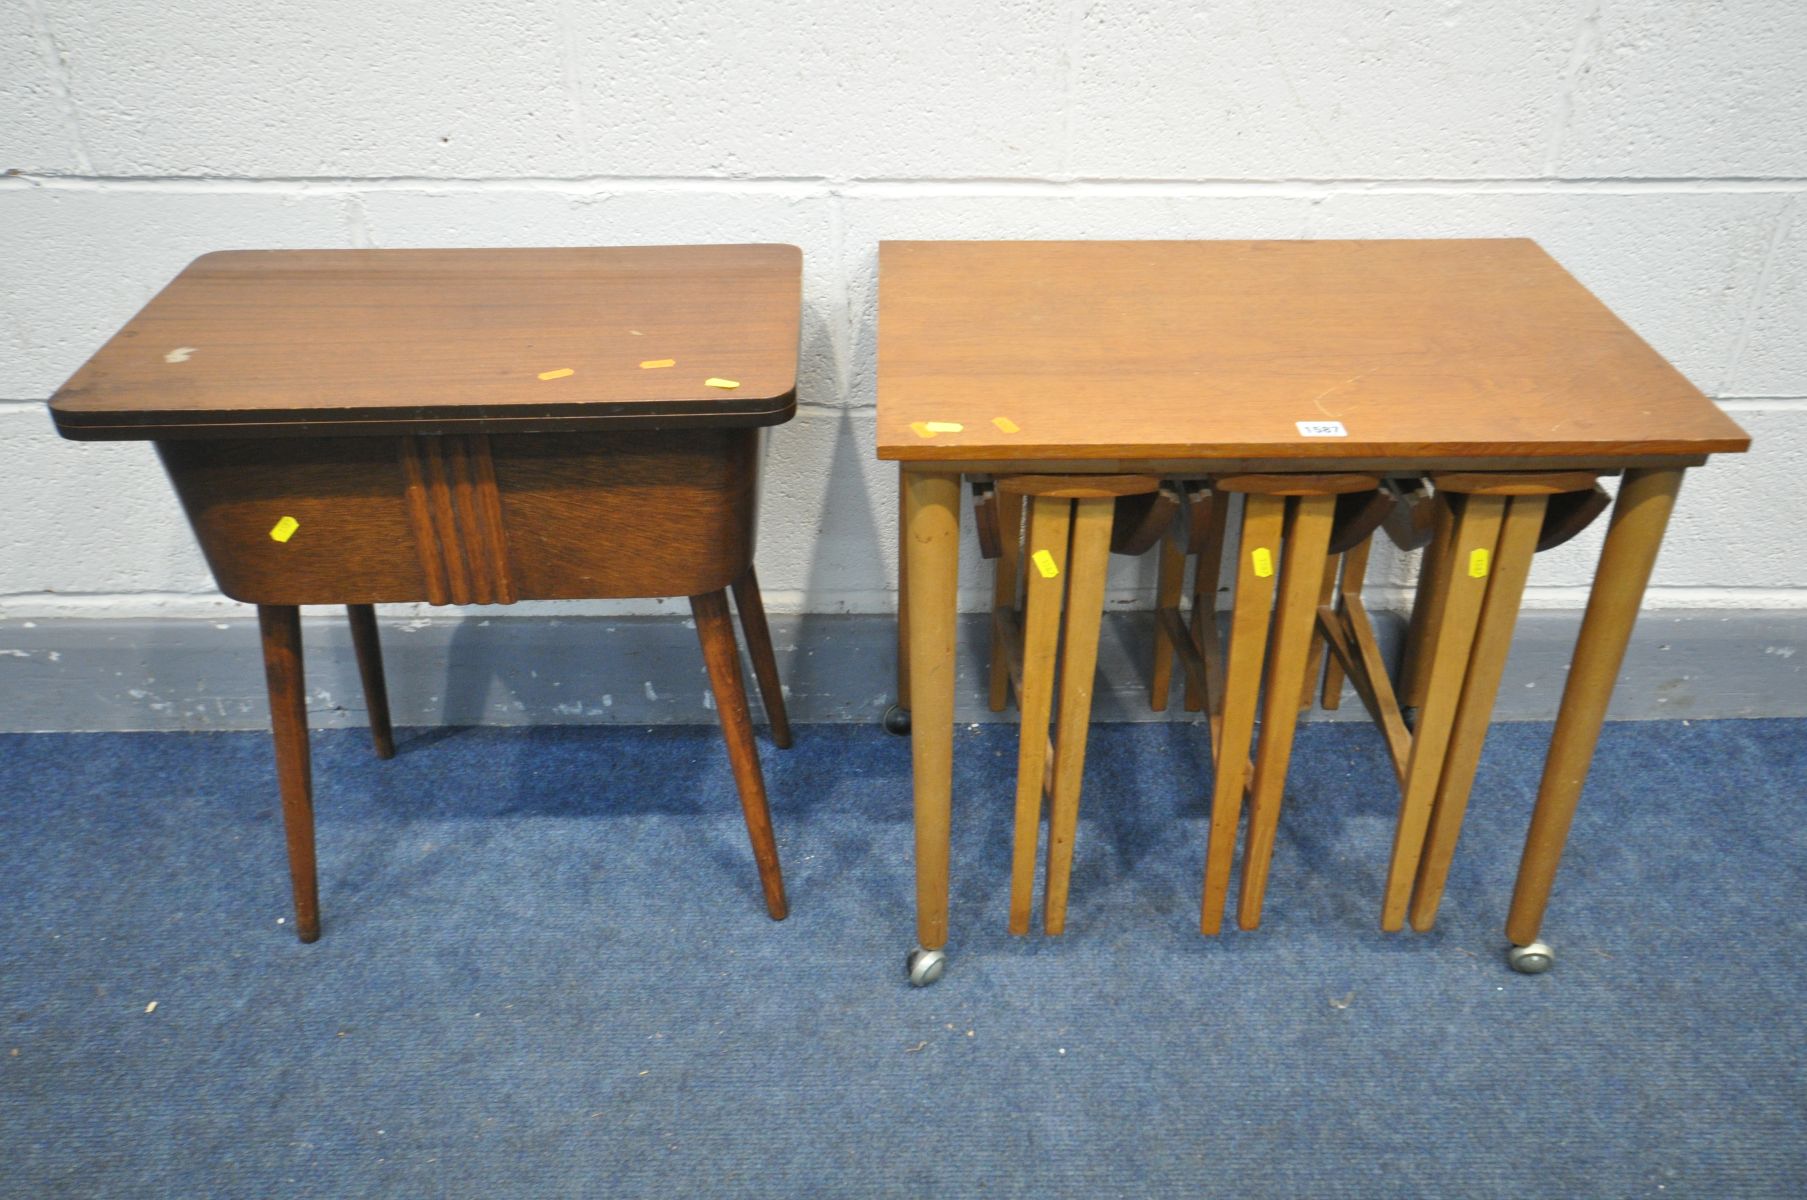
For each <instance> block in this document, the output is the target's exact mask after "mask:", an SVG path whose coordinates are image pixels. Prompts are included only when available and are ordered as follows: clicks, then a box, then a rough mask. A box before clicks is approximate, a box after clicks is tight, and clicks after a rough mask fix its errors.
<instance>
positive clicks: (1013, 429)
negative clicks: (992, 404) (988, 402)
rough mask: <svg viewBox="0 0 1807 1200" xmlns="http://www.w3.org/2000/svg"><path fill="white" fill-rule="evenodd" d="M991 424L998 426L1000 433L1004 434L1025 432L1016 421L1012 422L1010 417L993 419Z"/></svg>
mask: <svg viewBox="0 0 1807 1200" xmlns="http://www.w3.org/2000/svg"><path fill="white" fill-rule="evenodd" d="M991 423H992V424H993V425H996V426H997V427H998V429H999V431H1000V432H1003V433H1021V432H1022V431H1023V427H1022V426H1021V425H1018V424H1017V423H1016V422H1015V421H1012V420H1011V419H1010V418H1009V417H993V418H992V419H991Z"/></svg>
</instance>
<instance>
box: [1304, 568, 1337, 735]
mask: <svg viewBox="0 0 1807 1200" xmlns="http://www.w3.org/2000/svg"><path fill="white" fill-rule="evenodd" d="M1342 565H1343V556H1342V555H1340V554H1329V555H1326V556H1325V557H1324V574H1323V578H1322V580H1321V582H1320V584H1319V587H1318V607H1319V608H1323V607H1325V606H1326V605H1330V604H1334V603H1335V602H1336V577H1337V571H1338V570H1339V568H1341V567H1342ZM1323 667H1324V636H1323V634H1321V633H1319V632H1318V629H1317V621H1316V620H1315V619H1314V620H1313V621H1312V629H1311V651H1310V654H1309V656H1308V657H1307V658H1306V660H1305V683H1304V686H1302V687H1301V688H1300V689H1299V711H1300V712H1305V711H1306V710H1307V709H1309V708H1310V707H1311V702H1312V701H1313V700H1315V699H1316V698H1317V690H1318V679H1319V672H1320V671H1322V670H1323Z"/></svg>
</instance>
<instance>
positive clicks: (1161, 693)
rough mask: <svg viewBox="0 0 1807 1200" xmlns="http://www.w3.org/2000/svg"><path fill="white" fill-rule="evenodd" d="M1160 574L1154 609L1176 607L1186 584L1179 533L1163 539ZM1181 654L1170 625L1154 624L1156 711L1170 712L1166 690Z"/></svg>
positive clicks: (1152, 702)
mask: <svg viewBox="0 0 1807 1200" xmlns="http://www.w3.org/2000/svg"><path fill="white" fill-rule="evenodd" d="M1160 555H1161V567H1160V575H1159V577H1158V579H1157V582H1156V584H1155V600H1154V603H1155V608H1156V609H1163V608H1171V609H1175V610H1177V609H1178V608H1179V603H1180V593H1181V592H1182V591H1184V590H1185V587H1186V547H1185V546H1184V545H1183V544H1182V543H1181V542H1180V540H1179V535H1178V534H1177V533H1176V532H1174V531H1171V530H1170V531H1169V532H1167V533H1166V534H1164V535H1163V536H1162V538H1161V547H1160ZM1176 653H1178V651H1176V650H1175V649H1174V646H1173V639H1172V638H1170V637H1169V636H1168V635H1167V627H1166V626H1165V625H1163V624H1162V623H1161V622H1160V621H1159V620H1156V621H1155V623H1154V665H1153V667H1152V668H1151V669H1150V671H1149V673H1148V707H1150V708H1152V709H1153V710H1154V711H1155V712H1166V711H1167V693H1168V692H1170V691H1171V690H1172V688H1173V658H1174V655H1175V654H1176Z"/></svg>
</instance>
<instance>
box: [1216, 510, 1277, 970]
mask: <svg viewBox="0 0 1807 1200" xmlns="http://www.w3.org/2000/svg"><path fill="white" fill-rule="evenodd" d="M1214 499H1215V500H1216V502H1218V503H1223V502H1224V501H1225V499H1226V497H1225V496H1223V495H1222V494H1221V493H1220V494H1218V495H1217V496H1216V497H1214ZM1285 518H1286V499H1285V497H1283V496H1265V495H1251V496H1247V497H1245V498H1244V507H1243V514H1242V543H1241V545H1239V546H1238V547H1237V549H1236V595H1235V598H1234V599H1233V600H1232V601H1231V608H1230V647H1229V652H1228V654H1227V656H1226V657H1227V658H1228V660H1229V661H1228V662H1227V663H1226V664H1225V667H1224V695H1223V718H1222V732H1221V733H1220V735H1219V736H1218V737H1217V739H1216V743H1215V745H1213V747H1212V764H1213V765H1212V784H1211V834H1210V842H1209V845H1208V846H1207V847H1206V850H1205V890H1204V902H1203V904H1202V905H1201V906H1200V911H1199V922H1198V927H1199V932H1201V933H1205V934H1215V933H1217V932H1218V931H1219V930H1221V929H1222V928H1223V912H1224V906H1225V905H1226V904H1227V903H1228V901H1229V895H1230V865H1231V863H1232V862H1233V861H1234V860H1235V857H1236V827H1237V825H1238V824H1240V822H1241V820H1242V794H1243V789H1244V786H1245V785H1246V783H1247V781H1248V771H1249V743H1250V741H1251V740H1252V738H1253V737H1254V732H1255V705H1256V703H1257V701H1258V700H1259V698H1260V694H1261V666H1262V658H1263V656H1264V655H1265V653H1266V646H1267V630H1268V619H1269V610H1270V609H1271V608H1272V606H1273V602H1274V576H1275V573H1276V570H1277V568H1278V566H1279V562H1280V534H1281V531H1282V528H1283V526H1284V523H1285ZM1215 586H1216V584H1215V582H1213V584H1212V587H1213V589H1215ZM1213 636H1215V634H1214V633H1213Z"/></svg>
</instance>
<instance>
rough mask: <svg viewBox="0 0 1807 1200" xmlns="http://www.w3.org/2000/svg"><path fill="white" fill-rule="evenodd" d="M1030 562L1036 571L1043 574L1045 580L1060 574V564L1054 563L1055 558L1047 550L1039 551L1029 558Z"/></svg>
mask: <svg viewBox="0 0 1807 1200" xmlns="http://www.w3.org/2000/svg"><path fill="white" fill-rule="evenodd" d="M1029 561H1030V562H1032V563H1034V564H1035V569H1036V570H1038V571H1040V572H1041V573H1042V578H1043V579H1052V578H1054V577H1055V576H1056V575H1058V574H1060V566H1059V564H1057V563H1056V562H1055V561H1054V556H1053V555H1052V554H1049V553H1048V552H1047V551H1046V550H1037V551H1036V552H1035V553H1034V554H1031V555H1030V556H1029Z"/></svg>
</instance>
